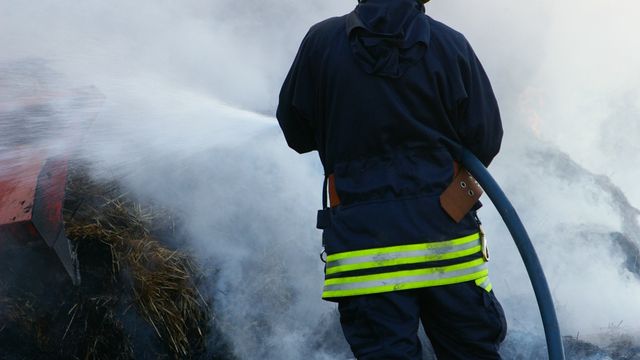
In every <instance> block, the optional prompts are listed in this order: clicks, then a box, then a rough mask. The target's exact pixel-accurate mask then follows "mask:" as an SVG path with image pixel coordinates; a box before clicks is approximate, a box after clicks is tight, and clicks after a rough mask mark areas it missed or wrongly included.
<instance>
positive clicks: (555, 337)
mask: <svg viewBox="0 0 640 360" xmlns="http://www.w3.org/2000/svg"><path fill="white" fill-rule="evenodd" d="M462 164H463V166H464V167H465V168H466V169H467V170H468V171H469V172H470V173H471V175H473V177H475V179H476V180H477V181H478V183H479V184H480V186H482V188H483V190H484V191H485V193H486V194H487V196H489V199H491V202H493V205H494V206H495V207H496V209H497V210H498V212H499V213H500V216H502V220H503V221H504V223H505V224H506V225H507V228H508V229H509V232H510V233H511V236H512V237H513V240H514V241H515V243H516V246H517V247H518V251H519V252H520V256H521V257H522V260H523V261H524V266H525V267H526V268H527V273H528V274H529V279H530V280H531V285H532V286H533V291H534V293H535V294H536V299H537V301H538V308H539V309H540V315H541V316H542V324H543V326H544V332H545V338H546V340H547V350H548V352H549V359H550V360H564V358H565V355H564V348H563V346H562V337H561V335H560V327H559V326H558V318H557V316H556V310H555V307H554V305H553V298H552V297H551V291H549V285H548V284H547V279H546V277H545V276H544V272H543V270H542V266H541V265H540V261H539V260H538V255H537V254H536V250H535V249H534V247H533V244H531V239H529V235H528V234H527V230H526V229H525V228H524V225H523V224H522V221H520V217H519V216H518V213H516V210H515V209H514V208H513V205H511V202H510V201H509V199H508V198H507V196H506V195H505V194H504V192H503V191H502V189H501V188H500V186H499V185H498V183H497V182H496V181H495V180H494V179H493V177H492V176H491V174H489V172H488V171H487V169H486V168H485V166H484V165H483V164H482V163H481V162H480V160H478V158H476V157H475V156H474V155H473V154H472V153H471V152H470V151H469V150H466V149H465V150H464V151H463V154H462Z"/></svg>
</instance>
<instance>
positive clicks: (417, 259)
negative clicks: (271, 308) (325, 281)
mask: <svg viewBox="0 0 640 360" xmlns="http://www.w3.org/2000/svg"><path fill="white" fill-rule="evenodd" d="M480 250H482V246H481V245H478V246H474V247H472V248H469V249H465V250H460V251H454V252H450V253H444V254H435V255H423V256H414V257H406V258H397V259H387V260H381V261H370V262H363V263H356V264H348V265H340V266H334V267H329V266H327V269H326V274H327V275H329V274H335V273H339V272H344V271H353V270H363V269H371V268H376V267H384V266H394V265H407V264H417V263H421V262H429V261H440V260H450V259H456V258H460V257H463V256H467V255H471V254H475V253H477V252H479V251H480Z"/></svg>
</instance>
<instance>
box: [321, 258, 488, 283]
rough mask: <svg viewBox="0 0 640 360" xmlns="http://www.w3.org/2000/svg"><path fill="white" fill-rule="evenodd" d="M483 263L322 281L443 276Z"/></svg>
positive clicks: (362, 280) (482, 260)
mask: <svg viewBox="0 0 640 360" xmlns="http://www.w3.org/2000/svg"><path fill="white" fill-rule="evenodd" d="M483 264H485V261H484V259H476V260H473V261H468V262H465V263H461V264H455V265H449V266H441V267H434V268H426V269H417V270H402V271H394V272H388V273H382V274H374V275H362V276H349V277H340V278H333V279H326V280H325V281H324V285H325V286H327V285H335V284H353V283H362V282H367V281H379V280H386V279H393V278H400V277H410V276H420V275H429V274H442V276H445V274H446V273H448V272H453V271H457V270H465V269H469V268H472V267H474V266H480V265H483Z"/></svg>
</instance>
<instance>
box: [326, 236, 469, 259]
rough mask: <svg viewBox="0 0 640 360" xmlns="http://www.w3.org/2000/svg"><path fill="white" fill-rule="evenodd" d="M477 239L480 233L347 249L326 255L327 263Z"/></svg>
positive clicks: (447, 245)
mask: <svg viewBox="0 0 640 360" xmlns="http://www.w3.org/2000/svg"><path fill="white" fill-rule="evenodd" d="M478 239H480V233H475V234H471V235H467V236H463V237H460V238H457V239H453V240H447V241H438V242H433V243H422V244H411V245H399V246H389V247H383V248H376V249H366V250H356V251H347V252H342V253H337V254H332V255H329V256H327V263H329V262H331V261H335V260H340V259H348V258H354V257H359V256H372V255H380V254H389V253H395V252H404V251H418V250H426V249H437V248H442V247H452V246H457V245H462V244H466V243H469V242H472V241H476V240H478Z"/></svg>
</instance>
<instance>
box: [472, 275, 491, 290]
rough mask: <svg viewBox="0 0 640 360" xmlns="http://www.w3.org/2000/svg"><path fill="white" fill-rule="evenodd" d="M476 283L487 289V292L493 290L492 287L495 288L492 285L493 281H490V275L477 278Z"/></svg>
mask: <svg viewBox="0 0 640 360" xmlns="http://www.w3.org/2000/svg"><path fill="white" fill-rule="evenodd" d="M476 285H478V286H479V287H481V288H483V289H485V290H486V291H487V292H491V289H493V286H492V285H491V281H489V277H488V276H485V277H483V278H479V279H476Z"/></svg>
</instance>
